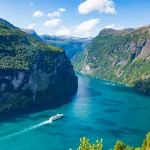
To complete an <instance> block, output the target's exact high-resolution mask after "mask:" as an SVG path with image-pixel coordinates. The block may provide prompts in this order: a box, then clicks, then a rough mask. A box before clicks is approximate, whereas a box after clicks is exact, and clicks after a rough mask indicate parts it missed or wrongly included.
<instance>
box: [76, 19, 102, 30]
mask: <svg viewBox="0 0 150 150" xmlns="http://www.w3.org/2000/svg"><path fill="white" fill-rule="evenodd" d="M99 23H100V19H91V20H88V21H85V22H82V23H81V24H80V25H78V26H77V27H76V30H75V32H76V33H78V32H89V31H91V30H92V29H93V28H94V27H95V26H96V25H97V24H99Z"/></svg>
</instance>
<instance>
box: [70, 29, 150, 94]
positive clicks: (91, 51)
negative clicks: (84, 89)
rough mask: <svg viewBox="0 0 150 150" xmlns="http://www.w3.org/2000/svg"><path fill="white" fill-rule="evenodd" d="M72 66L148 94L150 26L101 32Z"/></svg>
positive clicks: (149, 84) (75, 59) (149, 82)
mask: <svg viewBox="0 0 150 150" xmlns="http://www.w3.org/2000/svg"><path fill="white" fill-rule="evenodd" d="M73 64H74V65H75V69H76V70H77V71H79V72H81V73H83V74H87V75H91V76H94V77H98V78H101V79H105V80H110V81H114V82H118V83H123V84H127V85H129V86H132V87H135V88H136V89H138V90H141V91H143V92H149V91H150V67H149V66H150V26H144V27H141V28H137V29H125V30H113V29H104V30H102V31H101V32H100V33H99V35H98V36H97V37H96V38H95V39H93V41H92V42H91V44H90V46H89V47H88V48H87V50H85V51H84V52H81V53H80V54H78V55H77V56H76V57H75V58H74V60H73Z"/></svg>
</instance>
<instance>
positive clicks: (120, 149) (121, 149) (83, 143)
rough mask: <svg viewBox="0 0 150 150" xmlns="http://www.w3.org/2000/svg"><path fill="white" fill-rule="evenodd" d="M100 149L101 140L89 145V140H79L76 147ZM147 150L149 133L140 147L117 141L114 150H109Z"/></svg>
mask: <svg viewBox="0 0 150 150" xmlns="http://www.w3.org/2000/svg"><path fill="white" fill-rule="evenodd" d="M102 149H103V143H102V139H101V140H100V141H98V140H97V141H96V143H95V144H91V143H90V141H89V139H87V138H85V137H83V138H81V139H80V146H79V147H78V149H77V150H102ZM149 149H150V132H149V133H148V134H147V135H146V139H145V140H144V141H143V144H142V146H141V147H137V148H135V147H131V146H129V145H126V144H125V143H123V142H121V141H117V142H116V144H115V146H114V148H112V149H110V150H149ZM70 150H71V149H70Z"/></svg>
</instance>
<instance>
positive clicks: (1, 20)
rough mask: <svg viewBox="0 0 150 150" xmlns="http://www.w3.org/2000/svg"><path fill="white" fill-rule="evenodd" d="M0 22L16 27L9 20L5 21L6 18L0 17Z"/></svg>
mask: <svg viewBox="0 0 150 150" xmlns="http://www.w3.org/2000/svg"><path fill="white" fill-rule="evenodd" d="M0 23H4V24H6V25H7V26H9V27H12V28H16V27H15V26H14V25H13V24H11V23H10V22H8V21H6V20H4V19H2V18H0Z"/></svg>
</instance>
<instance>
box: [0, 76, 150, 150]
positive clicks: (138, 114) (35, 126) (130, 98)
mask: <svg viewBox="0 0 150 150" xmlns="http://www.w3.org/2000/svg"><path fill="white" fill-rule="evenodd" d="M77 75H78V78H79V89H78V92H77V95H76V96H74V97H73V98H72V100H71V101H70V102H69V103H66V104H65V105H63V106H62V107H60V106H59V105H57V104H56V105H54V107H52V106H50V107H49V105H48V104H46V105H41V111H40V112H36V111H31V108H30V109H25V110H22V113H20V115H19V113H18V112H13V113H9V114H6V115H2V116H1V117H0V150H10V149H11V150H29V149H36V150H41V149H44V150H56V149H57V150H68V149H69V148H73V149H77V147H78V146H79V139H80V137H83V136H86V137H87V138H89V139H90V140H91V142H94V141H95V140H96V139H100V138H103V143H104V149H109V148H112V147H113V145H114V144H115V142H116V141H117V140H121V141H123V142H125V143H126V144H129V145H133V146H141V144H142V143H141V142H142V140H143V139H144V138H145V134H146V133H147V132H148V131H149V130H150V121H149V118H150V109H149V108H150V97H148V96H145V95H142V94H140V93H138V92H136V91H135V90H134V89H132V88H129V87H126V86H123V85H118V84H114V83H113V84H110V83H109V82H107V81H102V80H99V79H95V78H91V77H86V76H84V75H80V74H77ZM60 99H61V97H60ZM33 109H34V108H33ZM31 112H32V113H31ZM57 113H63V114H64V116H65V117H64V118H62V119H59V120H57V121H54V122H52V123H48V122H45V121H47V120H48V119H49V118H50V117H51V116H52V115H55V114H57Z"/></svg>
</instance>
